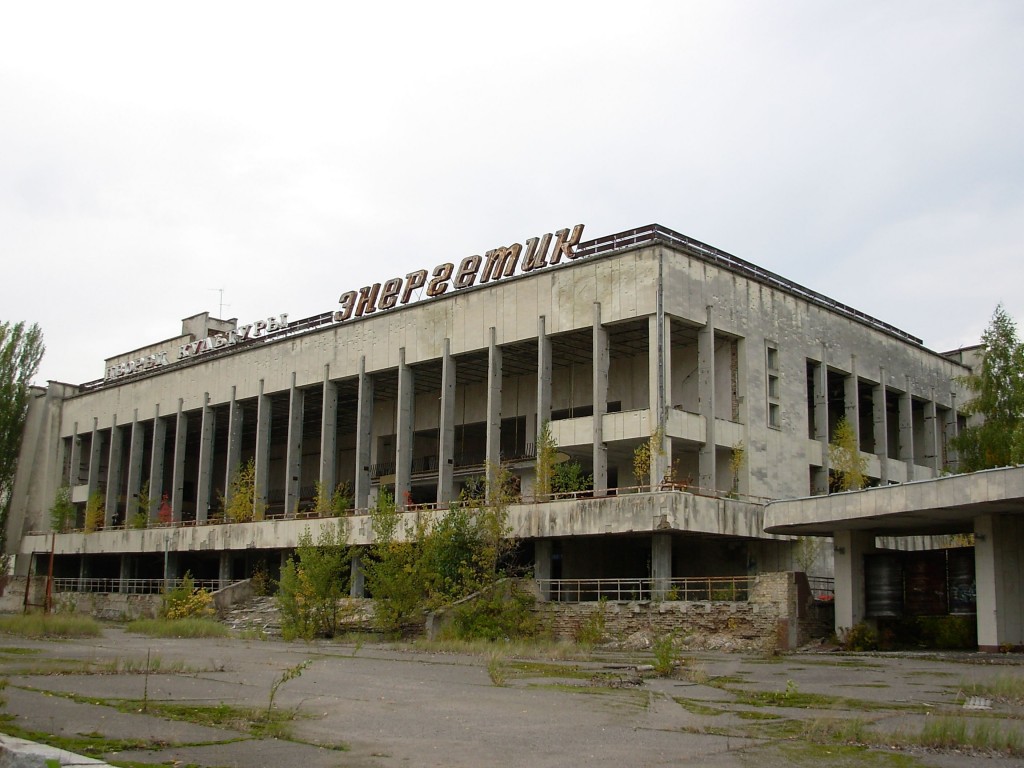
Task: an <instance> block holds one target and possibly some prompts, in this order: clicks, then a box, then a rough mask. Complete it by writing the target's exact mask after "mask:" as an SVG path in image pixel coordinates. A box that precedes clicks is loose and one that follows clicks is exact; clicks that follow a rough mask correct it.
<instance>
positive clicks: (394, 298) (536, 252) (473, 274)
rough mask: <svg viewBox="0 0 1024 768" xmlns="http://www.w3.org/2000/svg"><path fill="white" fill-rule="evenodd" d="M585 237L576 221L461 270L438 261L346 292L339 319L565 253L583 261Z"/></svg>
mask: <svg viewBox="0 0 1024 768" xmlns="http://www.w3.org/2000/svg"><path fill="white" fill-rule="evenodd" d="M582 237H583V225H582V224H577V225H576V226H575V227H573V229H572V233H571V234H570V232H569V230H568V229H560V230H558V231H557V232H555V233H554V235H552V234H551V233H548V234H546V235H544V236H543V237H531V238H529V239H528V240H527V241H526V243H525V245H524V244H522V243H512V245H508V246H503V247H501V248H494V249H493V250H490V251H487V252H486V253H485V254H484V256H483V258H481V257H480V256H467V257H466V258H464V259H463V260H462V261H461V262H459V266H458V268H456V266H455V264H454V263H453V262H445V263H444V264H438V265H437V266H436V267H434V269H433V270H432V271H431V272H429V273H428V272H427V270H425V269H420V270H417V271H415V272H410V273H409V274H407V275H406V276H405V277H404V278H402V277H393V278H391V279H390V280H387V281H385V282H384V283H374V284H373V285H367V286H365V287H363V288H360V289H359V290H358V291H346V292H345V293H343V294H341V297H340V298H339V299H338V302H339V303H340V304H341V309H340V310H336V311H335V312H334V320H335V321H337V322H343V321H345V320H349V319H351V318H353V317H362V316H364V315H369V314H372V313H374V312H377V311H384V310H388V309H394V308H395V307H396V306H398V305H399V304H408V303H409V301H410V299H412V294H413V291H416V290H419V289H421V288H425V289H426V293H427V298H431V299H433V298H437V297H438V296H442V295H444V294H445V293H447V292H448V289H449V288H451V289H452V290H455V291H458V290H461V289H463V288H470V287H472V286H473V285H476V284H477V283H481V284H483V283H489V282H494V281H495V280H500V279H502V278H505V277H512V276H513V275H514V274H515V273H516V270H517V269H518V270H519V271H520V273H527V272H533V271H536V270H538V269H543V268H544V267H548V266H551V265H554V264H558V263H559V262H560V261H561V260H562V258H563V257H565V258H566V259H569V260H574V259H578V258H580V256H582V254H577V253H576V251H575V248H576V246H577V245H579V243H580V239H581V238H582ZM552 239H554V247H553V248H552V247H551V241H552ZM549 250H550V256H549V254H548V251H549ZM520 258H522V264H520V261H519V260H520Z"/></svg>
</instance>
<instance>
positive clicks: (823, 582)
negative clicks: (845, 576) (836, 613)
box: [807, 576, 836, 602]
mask: <svg viewBox="0 0 1024 768" xmlns="http://www.w3.org/2000/svg"><path fill="white" fill-rule="evenodd" d="M807 583H808V585H809V586H810V588H811V594H812V595H814V599H815V600H819V601H821V602H832V601H833V600H835V599H836V580H835V579H834V578H832V577H831V576H808V577H807Z"/></svg>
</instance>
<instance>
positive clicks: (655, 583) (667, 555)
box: [651, 533, 672, 600]
mask: <svg viewBox="0 0 1024 768" xmlns="http://www.w3.org/2000/svg"><path fill="white" fill-rule="evenodd" d="M671 586H672V534H670V533H654V534H651V597H652V598H653V599H654V600H664V599H665V596H666V595H667V594H668V591H669V589H671Z"/></svg>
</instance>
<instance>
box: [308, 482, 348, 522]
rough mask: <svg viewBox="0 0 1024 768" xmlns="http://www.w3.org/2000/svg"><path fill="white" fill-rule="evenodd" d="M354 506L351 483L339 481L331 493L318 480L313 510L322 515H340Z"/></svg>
mask: <svg viewBox="0 0 1024 768" xmlns="http://www.w3.org/2000/svg"><path fill="white" fill-rule="evenodd" d="M351 508H352V486H351V485H350V484H349V483H347V482H346V483H338V485H337V486H335V488H334V490H333V491H332V492H331V493H328V492H327V489H326V488H324V486H323V483H321V482H320V481H317V482H316V496H315V497H314V498H313V511H314V512H316V514H317V515H318V516H320V517H340V516H341V515H343V514H345V512H346V511H347V510H349V509H351Z"/></svg>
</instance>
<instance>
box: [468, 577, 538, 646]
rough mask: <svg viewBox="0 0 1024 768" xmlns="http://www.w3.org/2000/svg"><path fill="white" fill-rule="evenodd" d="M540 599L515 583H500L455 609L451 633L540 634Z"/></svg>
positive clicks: (489, 636) (487, 636)
mask: <svg viewBox="0 0 1024 768" xmlns="http://www.w3.org/2000/svg"><path fill="white" fill-rule="evenodd" d="M535 602H536V598H534V596H533V595H530V594H527V593H526V592H524V591H523V590H521V589H518V588H516V587H515V585H513V584H507V583H503V584H497V585H495V587H494V588H493V589H491V590H489V591H487V592H486V593H485V594H481V595H480V596H479V597H478V598H476V599H474V600H467V601H466V602H464V603H462V604H460V605H458V606H457V607H456V608H455V609H454V612H453V613H454V615H453V617H452V624H451V634H452V635H453V636H454V637H455V639H458V640H490V641H492V642H493V641H495V640H506V639H507V640H516V639H525V638H530V637H536V635H537V632H538V629H539V626H540V625H539V622H538V621H537V618H536V617H535V616H534V614H533V610H532V609H533V606H534V603H535Z"/></svg>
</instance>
